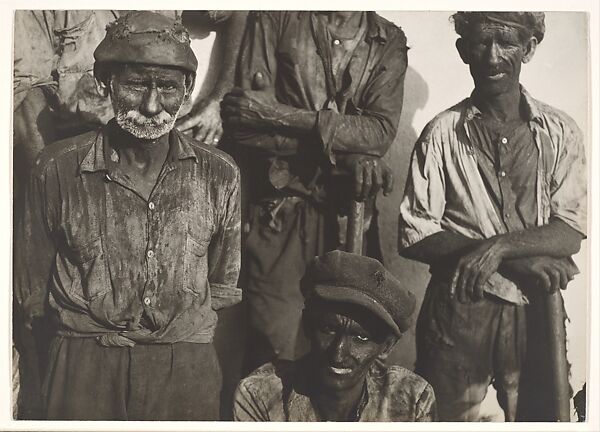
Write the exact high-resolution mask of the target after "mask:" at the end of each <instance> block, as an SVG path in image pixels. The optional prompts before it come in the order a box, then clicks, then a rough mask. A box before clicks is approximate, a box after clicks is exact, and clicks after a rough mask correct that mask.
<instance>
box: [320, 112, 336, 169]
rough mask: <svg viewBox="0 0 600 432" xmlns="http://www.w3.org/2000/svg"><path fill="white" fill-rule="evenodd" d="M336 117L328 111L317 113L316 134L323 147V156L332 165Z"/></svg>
mask: <svg viewBox="0 0 600 432" xmlns="http://www.w3.org/2000/svg"><path fill="white" fill-rule="evenodd" d="M336 115H337V113H336V112H335V111H333V110H330V109H325V110H321V111H319V112H318V113H317V133H318V134H319V140H320V141H321V144H322V145H323V154H324V155H325V156H326V157H327V159H329V162H331V164H332V165H335V155H334V153H333V142H334V139H335V134H336V129H337V124H336V121H335V116H336Z"/></svg>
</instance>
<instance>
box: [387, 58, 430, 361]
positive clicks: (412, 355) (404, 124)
mask: <svg viewBox="0 0 600 432" xmlns="http://www.w3.org/2000/svg"><path fill="white" fill-rule="evenodd" d="M409 58H410V52H409ZM428 98H429V89H428V87H427V83H426V82H425V80H423V78H422V77H421V75H419V73H418V72H417V71H415V69H413V68H412V67H410V66H409V67H408V69H407V70H406V77H405V80H404V107H403V109H402V115H401V117H400V124H399V126H398V134H397V135H396V139H395V140H394V143H393V144H392V146H391V147H390V150H389V151H388V152H387V154H386V156H385V160H386V162H387V163H388V164H389V166H390V167H391V168H392V169H393V171H394V191H393V192H392V193H391V194H390V196H387V197H383V196H381V197H379V198H378V200H377V209H378V211H379V237H380V241H381V249H382V251H383V260H384V264H385V267H386V268H387V269H388V270H390V271H391V272H392V273H393V274H394V275H395V276H396V277H398V278H399V279H400V280H401V281H402V282H404V284H405V285H406V286H407V287H408V288H409V289H410V290H411V291H412V292H413V293H414V294H415V296H416V298H417V309H416V311H415V315H414V320H413V321H416V317H417V314H418V312H419V308H420V306H421V302H422V301H423V295H424V294H425V288H426V287H427V283H428V282H429V272H428V269H427V266H426V265H424V264H420V263H418V262H416V261H411V260H407V259H405V258H402V257H401V256H400V255H398V214H399V208H400V201H401V200H402V196H403V194H404V184H405V182H406V176H407V174H408V166H409V161H410V155H411V153H412V149H413V146H414V144H415V141H416V140H417V138H418V134H420V132H421V131H416V130H415V129H414V127H413V119H414V116H415V113H416V112H417V111H418V110H420V109H422V108H423V107H424V106H425V104H426V103H427V100H428ZM415 359H416V347H415V327H414V324H413V326H412V327H411V328H410V330H408V331H407V332H406V333H405V334H404V335H403V336H402V338H401V339H400V341H399V342H398V344H397V345H396V347H395V348H394V351H393V352H392V354H391V355H390V357H389V359H388V363H390V364H399V365H401V366H404V367H406V368H408V369H411V370H412V369H413V368H414V363H415Z"/></svg>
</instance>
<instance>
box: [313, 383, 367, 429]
mask: <svg viewBox="0 0 600 432" xmlns="http://www.w3.org/2000/svg"><path fill="white" fill-rule="evenodd" d="M364 386H366V382H364V381H363V382H362V383H359V384H358V385H356V386H355V387H354V388H352V389H349V390H348V389H345V390H343V391H339V392H335V391H331V390H329V389H327V390H325V389H320V390H319V391H316V392H315V394H314V395H313V397H312V398H311V401H312V403H313V405H314V406H315V408H316V409H317V412H318V413H319V415H320V416H321V417H322V418H321V420H323V421H349V420H354V415H355V414H356V410H357V408H358V405H359V403H360V401H361V396H362V394H363V390H364Z"/></svg>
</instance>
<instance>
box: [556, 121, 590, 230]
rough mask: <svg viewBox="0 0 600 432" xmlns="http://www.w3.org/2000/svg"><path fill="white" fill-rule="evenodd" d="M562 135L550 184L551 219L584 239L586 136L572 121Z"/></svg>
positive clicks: (564, 128) (564, 126) (585, 219)
mask: <svg viewBox="0 0 600 432" xmlns="http://www.w3.org/2000/svg"><path fill="white" fill-rule="evenodd" d="M569 120H570V119H569ZM563 131H564V132H563V133H564V135H563V140H562V145H561V147H560V148H559V154H558V160H557V163H556V166H555V169H554V172H553V175H552V178H551V181H550V217H551V218H557V219H560V220H562V221H563V222H565V223H566V224H567V225H569V226H570V227H571V228H573V229H574V230H576V231H578V232H579V233H581V234H582V235H583V236H585V235H586V229H587V169H586V157H585V146H584V143H583V135H582V133H581V130H580V129H579V128H578V127H577V125H576V124H575V123H574V122H573V121H572V120H571V121H569V122H565V124H564V125H563Z"/></svg>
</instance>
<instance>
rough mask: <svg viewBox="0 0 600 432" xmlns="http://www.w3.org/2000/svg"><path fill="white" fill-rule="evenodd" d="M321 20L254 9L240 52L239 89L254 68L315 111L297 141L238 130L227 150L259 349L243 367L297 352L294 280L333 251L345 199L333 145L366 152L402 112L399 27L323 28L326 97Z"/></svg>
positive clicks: (388, 139) (386, 137)
mask: <svg viewBox="0 0 600 432" xmlns="http://www.w3.org/2000/svg"><path fill="white" fill-rule="evenodd" d="M325 21H326V15H325V14H324V13H320V12H308V11H305V12H288V11H286V12H254V13H251V14H250V15H249V18H248V27H247V31H246V35H245V38H244V41H243V43H242V46H241V50H240V64H239V68H238V71H237V73H238V79H237V82H238V85H239V86H241V87H242V88H246V89H251V88H253V80H254V76H255V75H256V74H257V73H259V72H260V73H261V74H262V75H263V77H264V79H265V82H266V83H267V85H268V88H267V89H266V91H272V92H274V94H275V97H276V98H277V100H278V101H279V102H281V103H283V104H286V105H289V106H292V107H295V108H300V109H304V110H309V111H314V112H317V116H318V120H317V122H316V125H315V129H314V133H312V134H309V135H307V136H303V137H299V136H297V135H278V134H276V133H272V132H262V131H254V130H236V131H235V132H234V133H233V136H232V143H231V144H232V145H233V147H232V148H231V149H228V151H230V152H231V153H232V154H233V155H234V156H235V158H236V161H237V162H238V164H239V165H240V170H241V172H242V179H248V181H246V182H244V199H245V200H246V201H245V202H246V203H247V204H246V205H245V206H244V215H245V218H246V220H245V222H247V223H248V224H247V232H246V233H247V238H246V241H245V246H244V249H245V252H246V255H245V260H244V267H245V270H246V274H247V277H248V282H247V284H246V285H247V287H246V291H245V301H246V300H247V303H248V305H249V311H250V313H249V317H250V323H251V329H252V331H256V335H257V336H256V338H255V339H254V342H252V343H251V348H250V349H251V350H253V351H255V350H257V349H258V347H259V346H265V347H266V348H265V350H261V351H264V352H261V353H258V354H257V355H256V359H254V360H253V361H252V363H253V364H252V367H251V368H250V370H252V369H254V368H255V367H257V366H259V365H261V364H263V363H265V362H266V361H269V360H270V359H272V358H273V357H274V356H277V357H279V358H281V359H287V360H293V359H296V358H298V356H299V355H300V354H303V348H302V347H298V349H296V348H297V347H296V340H297V336H298V335H299V333H300V326H299V323H300V311H301V309H302V305H303V297H302V295H301V293H300V279H301V278H302V275H303V274H304V271H305V267H306V264H307V263H308V262H309V261H310V260H311V259H312V258H313V257H314V256H315V255H319V254H322V253H324V252H326V251H329V250H332V249H335V248H337V247H340V238H339V236H338V232H339V231H340V227H339V224H338V220H337V217H338V215H339V214H342V215H343V214H347V210H345V209H344V207H346V208H347V207H348V206H349V203H350V199H351V198H352V193H351V191H350V186H351V185H352V182H351V181H349V177H344V178H342V179H339V178H337V177H339V176H332V175H331V169H332V162H335V160H336V158H337V157H339V156H338V155H335V154H334V153H333V151H332V150H331V149H332V147H333V146H334V145H336V144H339V143H342V144H348V143H355V144H356V143H359V144H360V145H361V146H362V147H363V148H364V153H365V154H376V153H374V150H373V149H375V148H379V149H381V148H384V149H385V148H387V147H389V146H390V145H391V143H392V141H393V139H394V136H395V135H396V128H397V125H398V121H399V118H400V112H401V109H402V97H403V89H404V87H403V86H404V75H405V71H406V66H407V55H406V52H407V48H406V38H405V36H404V33H403V32H402V30H400V28H398V27H396V26H395V25H394V24H392V23H390V22H388V21H386V20H385V19H383V18H382V17H380V16H378V15H377V14H375V13H373V12H365V13H362V14H361V18H360V21H359V24H358V25H357V29H356V34H354V35H352V36H350V37H349V38H346V39H343V38H338V37H337V36H335V35H332V34H329V33H327V35H326V37H325V44H326V47H322V48H323V51H324V52H323V55H324V56H325V57H327V56H328V55H329V56H330V57H331V58H330V60H331V64H330V69H331V72H332V74H331V75H332V76H333V80H334V81H335V88H336V93H335V94H332V92H331V91H330V90H329V89H328V85H327V79H326V72H325V71H326V66H324V62H323V60H322V58H321V57H320V56H319V54H318V53H317V43H316V42H315V37H314V36H313V31H314V29H315V25H317V27H318V26H319V25H325ZM226 144H227V143H226ZM257 147H260V148H257ZM333 177H335V178H333ZM371 208H372V205H371V206H367V213H370V212H371ZM374 225H375V224H374ZM366 226H367V227H368V226H369V224H368V223H367V224H366ZM300 339H301V338H300ZM263 354H264V355H263ZM251 355H252V354H251Z"/></svg>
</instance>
